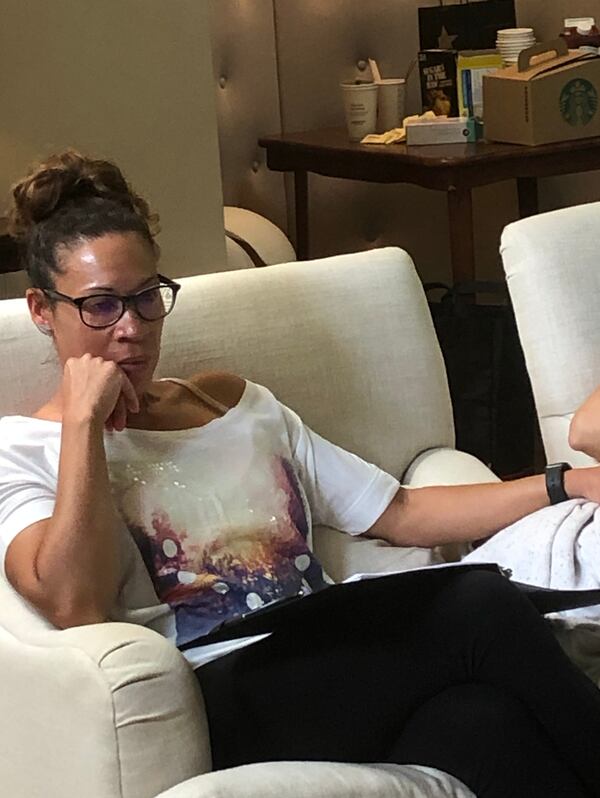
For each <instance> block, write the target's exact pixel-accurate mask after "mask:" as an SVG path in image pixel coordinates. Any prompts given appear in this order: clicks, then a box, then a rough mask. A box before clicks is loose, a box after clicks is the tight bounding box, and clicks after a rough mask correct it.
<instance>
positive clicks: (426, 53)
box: [419, 50, 458, 116]
mask: <svg viewBox="0 0 600 798" xmlns="http://www.w3.org/2000/svg"><path fill="white" fill-rule="evenodd" d="M456 57H457V53H456V50H421V52H420V53H419V76H420V79H421V101H422V105H423V113H425V112H426V111H433V113H434V114H435V115H436V116H458V87H457V85H456Z"/></svg>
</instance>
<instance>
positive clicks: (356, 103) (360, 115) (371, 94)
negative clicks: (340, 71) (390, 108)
mask: <svg viewBox="0 0 600 798" xmlns="http://www.w3.org/2000/svg"><path fill="white" fill-rule="evenodd" d="M340 85H341V87H342V95H343V98H344V111H345V113H346V126H347V128H348V137H349V139H350V141H360V140H361V139H362V138H363V137H364V136H366V135H368V134H369V133H375V130H376V128H377V84H376V83H372V82H367V81H359V80H348V81H344V82H343V83H342V84H340Z"/></svg>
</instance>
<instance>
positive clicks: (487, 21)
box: [419, 0, 516, 50]
mask: <svg viewBox="0 0 600 798" xmlns="http://www.w3.org/2000/svg"><path fill="white" fill-rule="evenodd" d="M515 25H516V16H515V3H514V0H482V1H480V2H468V0H467V2H466V3H462V2H461V3H453V4H452V5H444V2H443V0H440V4H439V6H430V7H428V8H420V9H419V40H420V45H421V50H429V49H437V48H438V47H441V48H442V49H452V50H481V49H495V47H496V34H497V33H498V31H499V30H500V29H502V28H514V27H515ZM444 32H445V33H446V36H444Z"/></svg>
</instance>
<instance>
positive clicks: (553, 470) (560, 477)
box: [546, 463, 571, 504]
mask: <svg viewBox="0 0 600 798" xmlns="http://www.w3.org/2000/svg"><path fill="white" fill-rule="evenodd" d="M570 470H571V466H570V465H569V463H552V464H551V465H547V466H546V493H547V494H548V498H549V499H550V504H559V502H566V501H568V499H569V496H568V495H567V492H566V490H565V471H570Z"/></svg>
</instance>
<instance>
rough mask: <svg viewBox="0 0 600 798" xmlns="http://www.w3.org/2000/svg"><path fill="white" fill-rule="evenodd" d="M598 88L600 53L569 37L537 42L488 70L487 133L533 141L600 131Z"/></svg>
mask: <svg viewBox="0 0 600 798" xmlns="http://www.w3.org/2000/svg"><path fill="white" fill-rule="evenodd" d="M599 94H600V57H599V56H597V55H595V54H594V53H589V52H585V51H582V50H569V49H568V47H567V44H566V42H565V41H564V39H557V40H556V41H553V42H550V43H548V44H536V45H534V46H533V47H530V48H529V49H527V50H523V52H522V53H520V54H519V61H518V63H517V64H515V65H514V66H511V67H507V68H506V69H499V70H498V71H497V72H493V73H492V74H490V75H485V76H484V78H483V96H484V101H483V102H484V107H485V136H486V138H487V139H489V140H490V141H504V142H508V143H511V144H528V145H536V144H550V143H552V142H555V141H572V140H573V139H581V138H588V137H590V136H600V109H599V107H598V105H599V100H598V98H599Z"/></svg>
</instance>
